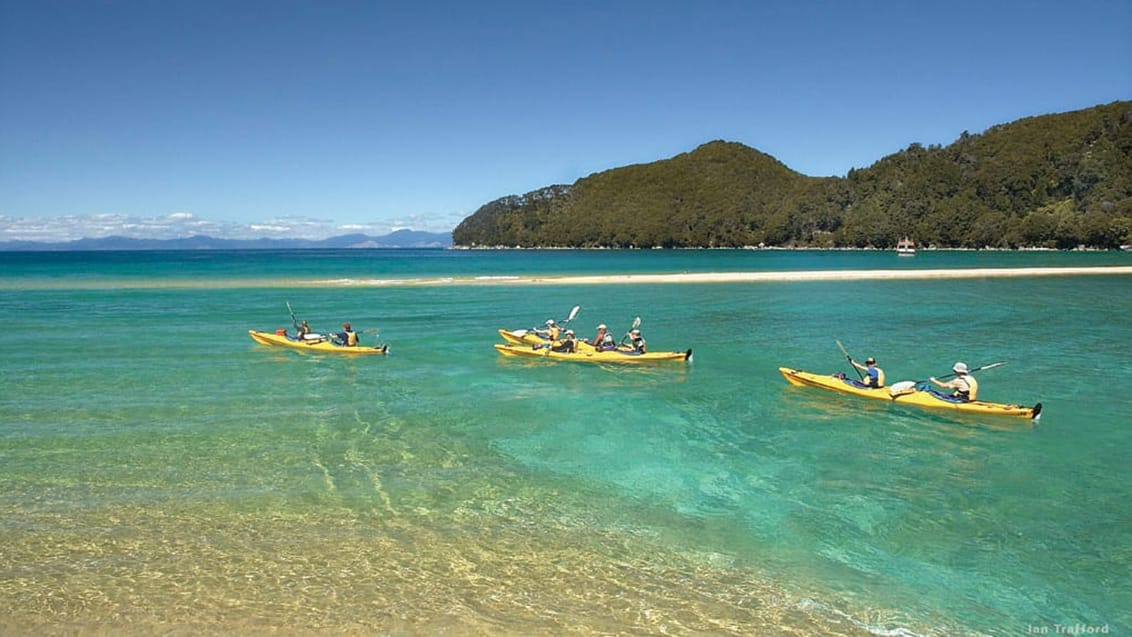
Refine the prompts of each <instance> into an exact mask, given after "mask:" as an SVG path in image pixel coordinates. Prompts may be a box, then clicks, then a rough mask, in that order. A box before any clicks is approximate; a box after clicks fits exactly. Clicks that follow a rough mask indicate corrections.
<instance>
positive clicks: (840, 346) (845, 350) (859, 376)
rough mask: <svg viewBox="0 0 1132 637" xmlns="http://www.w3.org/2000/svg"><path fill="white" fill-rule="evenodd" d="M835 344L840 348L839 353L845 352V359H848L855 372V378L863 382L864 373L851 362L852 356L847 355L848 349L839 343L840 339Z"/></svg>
mask: <svg viewBox="0 0 1132 637" xmlns="http://www.w3.org/2000/svg"><path fill="white" fill-rule="evenodd" d="M837 346H838V347H839V348H841V353H842V354H845V360H847V361H849V366H850V367H852V368H853V371H855V372H857V378H859V379H860V380H861V381H862V382H864V380H865V375H864V374H862V373H861V370H860V369H857V366H856V365H854V364H853V357H852V356H850V355H849V350H847V349H845V346H844V345H842V344H841V341H837Z"/></svg>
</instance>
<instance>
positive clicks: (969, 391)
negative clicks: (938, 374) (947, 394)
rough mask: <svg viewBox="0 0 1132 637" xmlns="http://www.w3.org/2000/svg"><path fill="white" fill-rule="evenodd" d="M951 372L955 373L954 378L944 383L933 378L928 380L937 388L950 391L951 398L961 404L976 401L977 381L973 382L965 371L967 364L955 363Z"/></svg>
mask: <svg viewBox="0 0 1132 637" xmlns="http://www.w3.org/2000/svg"><path fill="white" fill-rule="evenodd" d="M951 371H953V372H955V378H952V379H951V380H949V381H947V382H946V383H941V382H940V381H938V380H936V378H935V376H932V377H931V378H930V379H929V380H931V381H932V382H933V383H934V384H936V385H937V386H939V387H943V388H944V389H950V390H951V396H952V397H953V398H958V399H960V400H962V401H963V402H970V401H972V400H976V399H977V397H978V395H979V381H977V380H975V377H974V376H972V375H971V374H970V372H968V371H967V363H964V362H958V363H955V366H954V367H952V368H951Z"/></svg>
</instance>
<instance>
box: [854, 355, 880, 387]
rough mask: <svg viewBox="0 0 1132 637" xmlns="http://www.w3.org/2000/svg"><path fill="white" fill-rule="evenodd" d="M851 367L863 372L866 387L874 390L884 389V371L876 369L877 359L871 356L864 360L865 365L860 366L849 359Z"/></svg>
mask: <svg viewBox="0 0 1132 637" xmlns="http://www.w3.org/2000/svg"><path fill="white" fill-rule="evenodd" d="M849 362H850V363H852V365H853V367H856V368H857V369H859V370H861V371H862V372H865V377H866V378H868V381H866V383H865V384H866V385H868V386H869V387H872V388H874V389H876V388H879V387H884V370H883V369H881V368H879V367H877V359H875V358H873V357H872V356H870V357H868V358H866V359H865V364H864V365H862V364H860V363H858V362H857V361H855V360H853V359H852V358H850V359H849Z"/></svg>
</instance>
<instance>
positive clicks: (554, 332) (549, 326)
mask: <svg viewBox="0 0 1132 637" xmlns="http://www.w3.org/2000/svg"><path fill="white" fill-rule="evenodd" d="M559 330H560V328H559V327H558V324H557V323H555V322H554V319H546V329H544V330H539V329H536V330H534V333H535V334H538V335H539V336H541V337H543V338H545V339H546V340H548V341H557V340H558V334H559Z"/></svg>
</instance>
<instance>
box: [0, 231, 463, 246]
mask: <svg viewBox="0 0 1132 637" xmlns="http://www.w3.org/2000/svg"><path fill="white" fill-rule="evenodd" d="M451 246H452V233H450V232H420V231H417V230H397V231H395V232H391V233H389V234H387V235H382V236H380V237H373V236H370V235H366V234H344V235H341V236H337V237H330V238H328V239H317V240H316V239H218V238H216V237H207V236H203V235H197V236H193V237H185V238H181V239H134V238H130V237H102V238H99V239H77V240H74V241H59V242H50V243H48V242H38V241H0V251H35V250H39V251H45V250H296V249H318V248H323V249H345V248H351V249H352V248H356V249H365V248H449V247H451Z"/></svg>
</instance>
